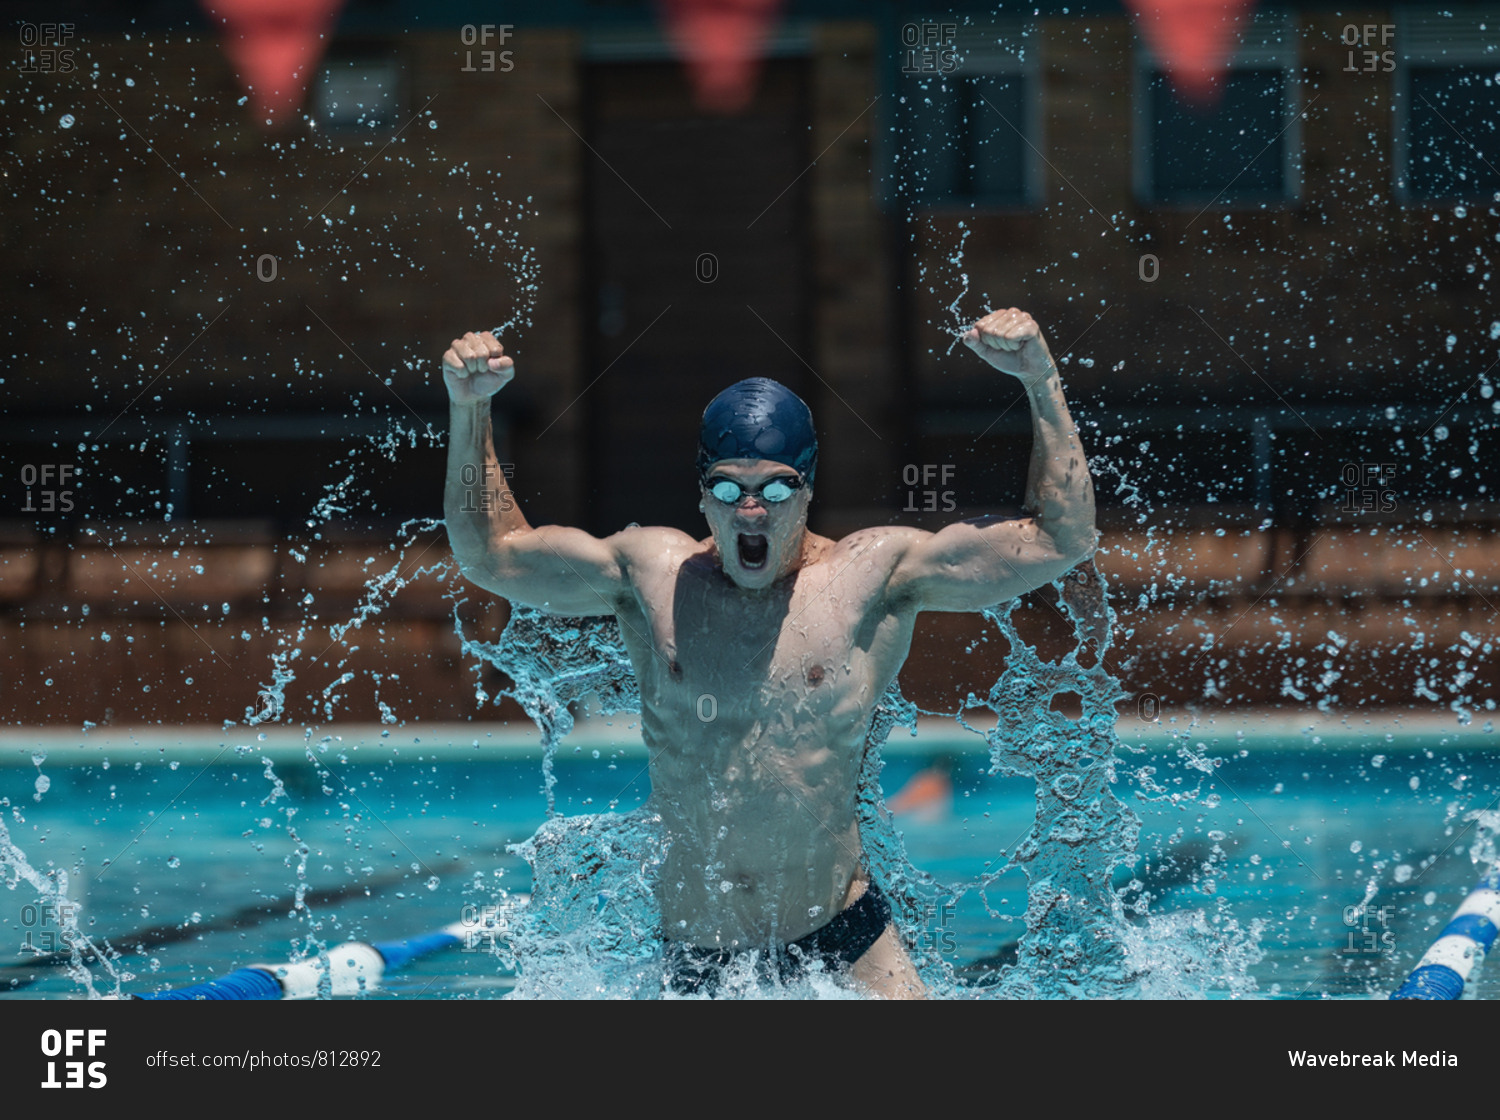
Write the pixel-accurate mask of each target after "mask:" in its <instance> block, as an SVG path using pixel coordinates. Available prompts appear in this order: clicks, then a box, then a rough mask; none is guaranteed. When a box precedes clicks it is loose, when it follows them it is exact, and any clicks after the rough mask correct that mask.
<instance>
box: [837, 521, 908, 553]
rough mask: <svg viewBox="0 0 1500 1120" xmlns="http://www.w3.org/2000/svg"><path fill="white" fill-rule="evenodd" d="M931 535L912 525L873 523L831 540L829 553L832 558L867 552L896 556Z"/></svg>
mask: <svg viewBox="0 0 1500 1120" xmlns="http://www.w3.org/2000/svg"><path fill="white" fill-rule="evenodd" d="M930 536H932V534H931V533H929V532H927V530H925V529H917V528H914V527H913V526H911V525H872V526H870V527H869V528H867V529H856V530H854V532H852V533H850V534H848V535H847V536H844V537H840V538H839V539H838V540H837V541H831V542H829V543H830V544H831V545H832V548H831V549H829V550H828V553H827V555H828V558H829V559H831V560H838V559H847V558H849V557H851V556H855V555H860V554H865V553H868V554H870V555H872V556H874V555H880V554H884V555H887V556H890V557H892V558H895V557H897V556H899V555H900V554H901V552H902V551H903V550H904V549H906V548H909V547H910V546H911V545H913V544H915V543H916V542H917V541H919V540H922V539H924V538H926V537H930Z"/></svg>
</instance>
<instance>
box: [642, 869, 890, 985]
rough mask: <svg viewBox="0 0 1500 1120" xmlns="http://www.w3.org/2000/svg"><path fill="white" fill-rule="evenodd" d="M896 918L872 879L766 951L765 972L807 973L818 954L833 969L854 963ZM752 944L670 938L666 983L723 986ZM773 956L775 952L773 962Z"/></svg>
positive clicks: (779, 974) (783, 976)
mask: <svg viewBox="0 0 1500 1120" xmlns="http://www.w3.org/2000/svg"><path fill="white" fill-rule="evenodd" d="M890 924H891V904H890V903H889V902H888V901H887V900H886V897H885V895H883V894H881V893H880V888H879V887H877V886H876V885H875V884H874V883H871V884H870V885H869V886H867V887H866V888H865V893H864V894H862V895H860V896H859V897H858V898H856V899H855V900H854V901H853V902H851V903H850V904H849V905H848V906H847V907H845V908H844V909H843V910H841V911H840V912H839V913H838V914H836V915H834V917H833V920H832V921H830V922H828V923H827V924H826V925H822V926H819V927H818V928H817V929H815V930H813V931H812V932H811V933H809V934H808V935H807V936H806V937H799V938H798V939H797V940H796V941H793V942H791V943H790V944H788V945H785V946H782V947H781V948H780V949H777V950H773V951H772V952H770V953H768V954H766V957H765V958H764V959H762V961H761V962H760V964H761V968H760V974H761V976H762V977H763V978H766V979H770V978H773V977H774V978H777V979H780V980H781V981H783V982H785V981H787V980H792V979H795V978H796V977H798V976H803V975H805V974H806V973H807V970H808V969H807V966H808V965H809V964H810V963H811V962H812V961H813V960H819V961H822V962H823V966H824V967H825V968H828V969H833V970H843V969H847V968H849V966H851V965H852V964H854V962H855V961H857V960H859V958H860V957H862V956H864V955H865V954H866V953H868V952H869V951H870V947H871V946H872V945H874V944H875V942H876V941H878V940H879V939H880V935H881V934H883V933H884V932H885V927H886V926H888V925H890ZM747 951H748V950H739V951H735V950H732V949H702V948H699V947H698V946H696V945H686V944H684V943H683V942H681V941H668V942H667V943H666V947H665V949H664V950H663V957H664V959H665V963H666V970H667V983H668V985H669V986H670V987H671V989H672V990H673V991H674V992H677V993H678V994H679V995H695V994H707V995H713V994H715V993H716V992H717V991H718V988H719V982H720V980H721V979H722V978H723V974H724V969H725V968H726V967H728V965H729V964H730V963H731V962H732V961H734V959H735V958H736V957H738V956H740V955H742V953H744V952H747ZM771 957H774V958H775V961H774V964H773V962H772V961H771V959H770V958H771Z"/></svg>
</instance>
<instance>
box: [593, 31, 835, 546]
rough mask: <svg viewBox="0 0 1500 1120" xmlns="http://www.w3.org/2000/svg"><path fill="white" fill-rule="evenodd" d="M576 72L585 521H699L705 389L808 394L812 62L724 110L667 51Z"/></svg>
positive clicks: (776, 65) (596, 524)
mask: <svg viewBox="0 0 1500 1120" xmlns="http://www.w3.org/2000/svg"><path fill="white" fill-rule="evenodd" d="M585 89H586V95H585V96H586V105H587V114H588V117H587V119H588V126H589V127H588V132H587V136H588V142H589V144H590V146H591V147H592V148H593V151H592V152H586V153H585V156H584V158H585V159H586V160H587V174H586V176H585V181H586V183H587V189H588V223H589V226H588V237H589V247H588V271H587V277H586V282H585V287H584V291H585V299H586V300H587V301H588V304H587V306H586V307H585V309H584V311H585V314H584V322H585V324H586V325H587V328H588V330H589V332H590V346H589V353H588V368H587V370H586V378H587V380H593V379H595V378H597V379H598V380H597V381H596V382H595V383H594V385H593V387H592V388H590V389H588V390H587V391H586V392H585V394H584V398H583V403H584V405H586V407H587V409H588V432H589V454H590V462H589V470H588V486H589V489H590V494H589V497H590V503H589V508H590V514H591V516H590V522H591V525H590V528H591V529H592V530H593V531H594V532H596V533H601V534H604V533H611V532H615V531H617V530H619V529H621V528H623V527H624V526H625V525H626V524H628V523H630V522H632V521H635V522H639V523H641V524H664V525H673V526H677V527H679V528H682V529H684V530H686V531H688V532H691V533H693V534H695V535H699V534H702V535H706V534H707V528H706V526H705V525H704V522H703V515H702V514H700V513H699V512H698V489H697V483H696V479H695V476H694V473H693V456H694V453H695V449H696V439H697V431H698V421H699V418H700V417H701V416H702V414H703V407H704V405H706V404H707V403H708V402H709V400H710V399H711V398H712V397H713V396H714V394H716V393H717V392H719V390H721V389H723V388H724V387H725V386H727V385H729V384H731V383H733V382H735V381H738V380H740V379H741V378H745V377H756V376H762V377H773V378H775V379H776V380H778V381H781V382H783V383H784V384H785V385H787V386H788V387H789V388H791V389H793V390H794V391H796V392H797V393H800V394H802V395H803V397H804V398H805V399H809V394H808V384H807V383H808V381H810V380H811V376H810V375H809V374H808V372H807V367H806V366H804V365H803V361H802V359H804V358H805V359H806V360H807V361H809V362H811V361H812V355H811V353H810V352H809V343H808V339H809V336H810V331H809V329H808V325H807V320H808V314H809V298H808V265H807V237H806V225H807V220H806V209H807V183H808V174H807V172H808V164H809V162H810V161H811V156H810V154H809V153H808V131H807V129H808V109H807V67H806V65H805V63H803V62H801V61H797V60H776V61H772V62H770V63H769V64H768V65H767V66H766V68H765V70H764V72H763V74H762V77H761V81H760V88H759V91H758V93H757V95H756V98H755V102H754V104H753V105H751V107H750V108H749V109H748V110H747V111H746V112H744V113H743V114H741V115H738V116H732V117H720V116H706V115H704V114H702V113H699V112H698V111H696V110H695V109H694V108H693V106H692V102H691V98H690V95H689V91H688V87H687V84H686V80H685V78H684V76H683V73H682V68H681V67H680V66H679V65H677V64H676V63H668V62H661V63H655V62H653V63H609V64H598V65H593V66H591V67H590V68H589V70H588V72H587V75H586V83H585ZM798 355H801V357H800V358H799V356H798ZM586 383H587V382H586Z"/></svg>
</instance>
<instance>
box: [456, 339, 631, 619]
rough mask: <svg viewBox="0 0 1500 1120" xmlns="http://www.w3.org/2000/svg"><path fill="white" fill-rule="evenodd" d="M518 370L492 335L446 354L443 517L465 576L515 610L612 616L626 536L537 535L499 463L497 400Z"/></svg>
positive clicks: (544, 531)
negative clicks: (494, 422)
mask: <svg viewBox="0 0 1500 1120" xmlns="http://www.w3.org/2000/svg"><path fill="white" fill-rule="evenodd" d="M514 376H515V363H514V362H513V361H512V360H511V359H510V358H508V357H506V356H505V349H504V347H502V346H501V345H500V343H499V341H498V340H497V339H496V338H495V336H494V335H493V334H490V333H489V332H488V331H486V332H484V333H483V334H475V333H473V332H472V331H471V332H470V333H468V334H466V335H464V336H463V338H456V339H454V340H453V345H452V346H451V347H450V348H449V350H448V351H447V353H445V354H444V355H443V381H444V383H445V384H446V385H447V387H448V402H449V416H450V419H451V424H450V428H449V433H448V479H447V483H446V485H445V486H444V488H443V517H444V520H445V522H446V524H447V526H448V541H449V543H450V544H451V545H452V547H453V557H454V559H455V560H457V561H458V567H459V570H460V571H461V572H463V574H464V577H465V578H466V579H468V580H470V581H471V582H473V583H476V584H478V585H479V586H480V587H483V588H485V589H486V590H488V591H493V592H494V593H495V594H497V595H501V596H504V597H505V598H507V599H510V600H512V601H514V602H519V603H526V604H528V605H530V606H534V607H540V608H542V609H543V610H547V611H552V612H554V613H556V614H568V615H600V614H613V613H614V611H615V604H616V602H617V601H618V597H619V595H620V594H621V592H622V591H623V590H624V587H625V579H626V577H625V571H624V560H623V558H622V555H621V549H620V547H619V539H618V538H619V536H621V534H617V535H616V536H615V537H611V538H609V539H608V540H602V541H601V540H599V539H598V538H597V537H593V536H590V535H589V534H588V533H585V532H584V531H583V530H581V529H570V528H565V527H562V526H558V525H544V526H542V527H541V528H539V529H533V528H532V527H531V526H530V525H529V524H527V522H526V518H525V517H523V516H522V515H521V510H520V508H519V506H517V504H516V500H515V495H513V494H512V493H511V490H510V485H509V483H508V481H507V479H506V477H505V474H504V472H503V471H502V469H501V466H500V464H499V463H498V462H496V460H495V442H494V434H493V429H492V427H491V422H490V399H491V397H493V396H494V395H495V393H497V392H499V391H500V390H501V389H502V388H504V387H505V386H506V385H507V384H509V383H510V380H511V378H512V377H514Z"/></svg>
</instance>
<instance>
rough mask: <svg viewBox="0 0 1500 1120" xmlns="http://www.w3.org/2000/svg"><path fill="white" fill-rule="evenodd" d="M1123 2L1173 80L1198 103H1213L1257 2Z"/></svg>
mask: <svg viewBox="0 0 1500 1120" xmlns="http://www.w3.org/2000/svg"><path fill="white" fill-rule="evenodd" d="M1125 6H1126V7H1127V8H1129V9H1130V10H1131V11H1132V12H1133V13H1135V22H1136V26H1137V27H1138V28H1140V32H1141V37H1142V38H1143V39H1145V40H1146V45H1147V46H1148V47H1150V48H1151V53H1152V54H1153V55H1155V56H1156V59H1157V61H1158V62H1159V63H1161V67H1162V69H1163V70H1165V71H1166V72H1167V74H1168V75H1169V76H1170V77H1171V79H1172V84H1173V85H1174V86H1176V87H1177V89H1178V90H1180V91H1181V92H1182V93H1183V94H1184V95H1185V96H1187V97H1189V98H1191V99H1193V100H1195V101H1210V100H1213V99H1214V98H1216V97H1217V96H1218V94H1219V92H1220V88H1221V87H1220V84H1219V82H1218V79H1219V78H1220V77H1222V76H1223V74H1224V72H1225V71H1226V70H1227V69H1228V68H1229V60H1230V59H1231V58H1232V57H1233V55H1234V49H1235V32H1236V31H1237V30H1238V29H1239V25H1240V22H1241V20H1242V19H1243V18H1244V17H1245V16H1246V15H1248V14H1249V11H1250V9H1251V8H1252V7H1254V6H1255V0H1125Z"/></svg>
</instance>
